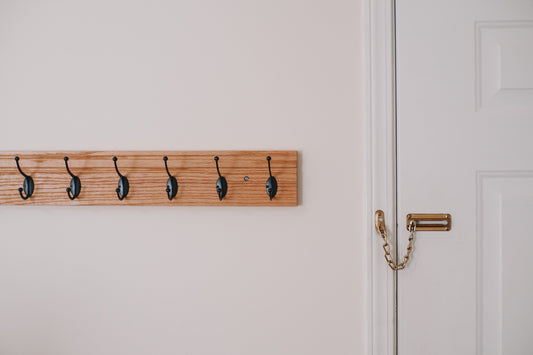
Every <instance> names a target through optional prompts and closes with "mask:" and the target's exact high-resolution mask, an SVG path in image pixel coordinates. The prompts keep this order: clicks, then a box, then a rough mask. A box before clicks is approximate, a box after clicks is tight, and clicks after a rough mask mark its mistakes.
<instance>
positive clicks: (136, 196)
mask: <svg viewBox="0 0 533 355" xmlns="http://www.w3.org/2000/svg"><path fill="white" fill-rule="evenodd" d="M16 156H18V157H20V159H19V161H18V163H19V164H20V168H21V171H22V173H24V174H25V175H27V176H31V180H32V181H33V186H34V189H33V193H32V194H31V197H29V198H27V199H23V198H21V196H25V195H23V194H24V193H25V192H26V191H24V189H23V192H21V193H20V194H19V188H23V185H24V182H25V180H26V179H25V176H23V175H21V172H19V170H18V169H17V165H16V162H15V157H16ZM165 156H166V157H168V160H167V164H168V170H169V172H170V174H171V175H172V176H174V177H175V178H176V182H177V183H178V189H177V194H176V196H175V197H174V198H172V200H170V199H169V196H168V192H167V191H166V189H167V181H168V179H169V176H168V175H167V171H166V170H165V162H164V160H163V157H165ZM215 156H218V157H219V160H218V164H219V169H220V174H221V175H222V176H224V178H225V179H226V181H227V187H228V188H227V194H226V195H225V196H224V198H222V199H219V196H218V194H217V190H216V185H217V179H218V178H219V175H218V173H217V168H216V164H215V160H214V157H215ZM267 156H270V157H271V160H270V164H271V172H272V176H273V177H275V180H276V182H277V192H276V194H275V196H274V197H273V198H272V199H270V196H269V195H268V193H267V191H266V182H267V179H268V178H269V177H270V174H269V169H268V161H267ZM64 157H68V167H69V170H70V171H71V173H72V174H73V175H75V176H77V177H78V178H79V183H80V184H81V189H80V191H79V195H78V196H77V197H75V198H74V199H71V198H69V195H68V194H67V191H66V188H67V187H69V186H71V185H70V183H71V180H72V176H71V175H69V173H68V172H67V169H66V167H65V160H64ZM113 157H117V165H118V169H119V171H120V173H121V174H122V175H123V176H125V177H127V180H128V183H129V191H128V193H127V196H126V197H125V198H124V199H123V200H119V198H118V197H117V192H116V189H117V183H118V181H119V179H120V177H119V175H117V172H116V171H115V167H114V162H113ZM26 187H28V186H26ZM297 191H298V154H297V152H296V151H219V152H215V151H70V152H27V151H26V152H24V151H22V152H0V205H56V206H57V205H72V206H99V205H102V206H103V205H117V206H118V205H135V206H296V205H297V204H298V194H297ZM71 197H72V194H71Z"/></svg>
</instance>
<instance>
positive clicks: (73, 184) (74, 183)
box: [64, 157, 81, 200]
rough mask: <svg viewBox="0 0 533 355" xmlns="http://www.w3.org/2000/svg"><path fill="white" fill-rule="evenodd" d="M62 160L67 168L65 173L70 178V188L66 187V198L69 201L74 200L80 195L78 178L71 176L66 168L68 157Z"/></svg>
mask: <svg viewBox="0 0 533 355" xmlns="http://www.w3.org/2000/svg"><path fill="white" fill-rule="evenodd" d="M64 159H65V167H66V168H67V172H68V174H69V175H70V176H71V177H72V179H70V187H67V195H68V198H70V199H71V200H74V199H75V198H76V197H78V196H79V195H80V192H81V181H80V178H79V177H77V176H76V175H74V174H72V172H71V171H70V169H69V168H68V157H65V158H64ZM71 193H72V194H71Z"/></svg>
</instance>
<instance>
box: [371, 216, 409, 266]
mask: <svg viewBox="0 0 533 355" xmlns="http://www.w3.org/2000/svg"><path fill="white" fill-rule="evenodd" d="M375 225H376V231H377V232H378V233H379V235H381V238H382V239H383V250H384V251H385V260H386V261H387V264H389V266H390V268H391V269H392V270H394V271H396V270H403V269H405V266H406V265H407V263H408V262H409V258H410V257H411V253H412V252H413V243H414V242H413V241H414V239H415V232H416V222H415V221H414V220H411V221H410V223H409V228H408V229H409V243H408V244H407V253H405V256H404V257H403V261H402V262H401V263H399V264H396V263H395V262H394V259H393V257H392V254H391V251H390V244H389V242H388V239H389V238H388V235H387V228H386V227H385V214H384V213H383V211H382V210H378V211H376V214H375Z"/></svg>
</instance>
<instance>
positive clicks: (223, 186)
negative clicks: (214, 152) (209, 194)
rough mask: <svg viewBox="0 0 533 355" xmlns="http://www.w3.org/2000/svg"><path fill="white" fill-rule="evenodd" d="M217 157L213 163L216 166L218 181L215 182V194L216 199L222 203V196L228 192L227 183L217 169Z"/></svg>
mask: <svg viewBox="0 0 533 355" xmlns="http://www.w3.org/2000/svg"><path fill="white" fill-rule="evenodd" d="M218 159H219V158H218V156H216V157H215V163H216V164H217V173H218V180H217V194H218V199H219V200H220V201H222V199H223V198H224V196H226V193H227V192H228V182H227V181H226V178H225V177H224V176H222V175H221V174H220V170H219V169H218Z"/></svg>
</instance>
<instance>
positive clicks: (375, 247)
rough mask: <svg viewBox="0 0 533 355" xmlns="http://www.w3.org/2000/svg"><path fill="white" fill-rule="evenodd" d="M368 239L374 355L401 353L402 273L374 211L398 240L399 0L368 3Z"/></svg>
mask: <svg viewBox="0 0 533 355" xmlns="http://www.w3.org/2000/svg"><path fill="white" fill-rule="evenodd" d="M366 13H367V29H368V30H367V35H368V38H367V43H368V46H367V48H368V56H367V62H368V63H367V64H368V65H367V67H368V68H370V70H369V75H368V81H367V85H368V87H367V90H368V91H367V92H369V93H370V95H369V101H368V107H369V112H368V115H367V117H368V121H367V132H366V137H367V139H368V141H367V158H368V159H367V161H368V165H367V169H368V174H369V175H368V176H367V191H368V194H369V196H368V201H367V216H366V219H367V221H368V223H367V235H368V238H370V241H369V242H368V250H367V252H368V255H369V258H368V268H369V283H370V285H369V295H368V297H369V299H368V305H369V311H370V314H369V317H368V318H369V323H370V324H368V329H369V334H368V342H369V351H368V353H369V354H372V355H394V354H395V353H396V274H395V272H393V271H392V270H390V268H389V267H388V266H387V264H386V262H385V259H384V258H383V249H382V246H381V243H380V241H381V238H379V236H378V235H377V233H376V232H375V230H374V226H373V220H374V211H376V210H377V209H381V210H383V211H384V212H385V217H386V222H387V228H388V232H389V235H390V236H391V237H392V238H393V239H394V240H395V239H396V79H395V78H396V73H395V66H396V64H395V23H394V20H395V15H394V13H395V8H394V0H367V2H366Z"/></svg>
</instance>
